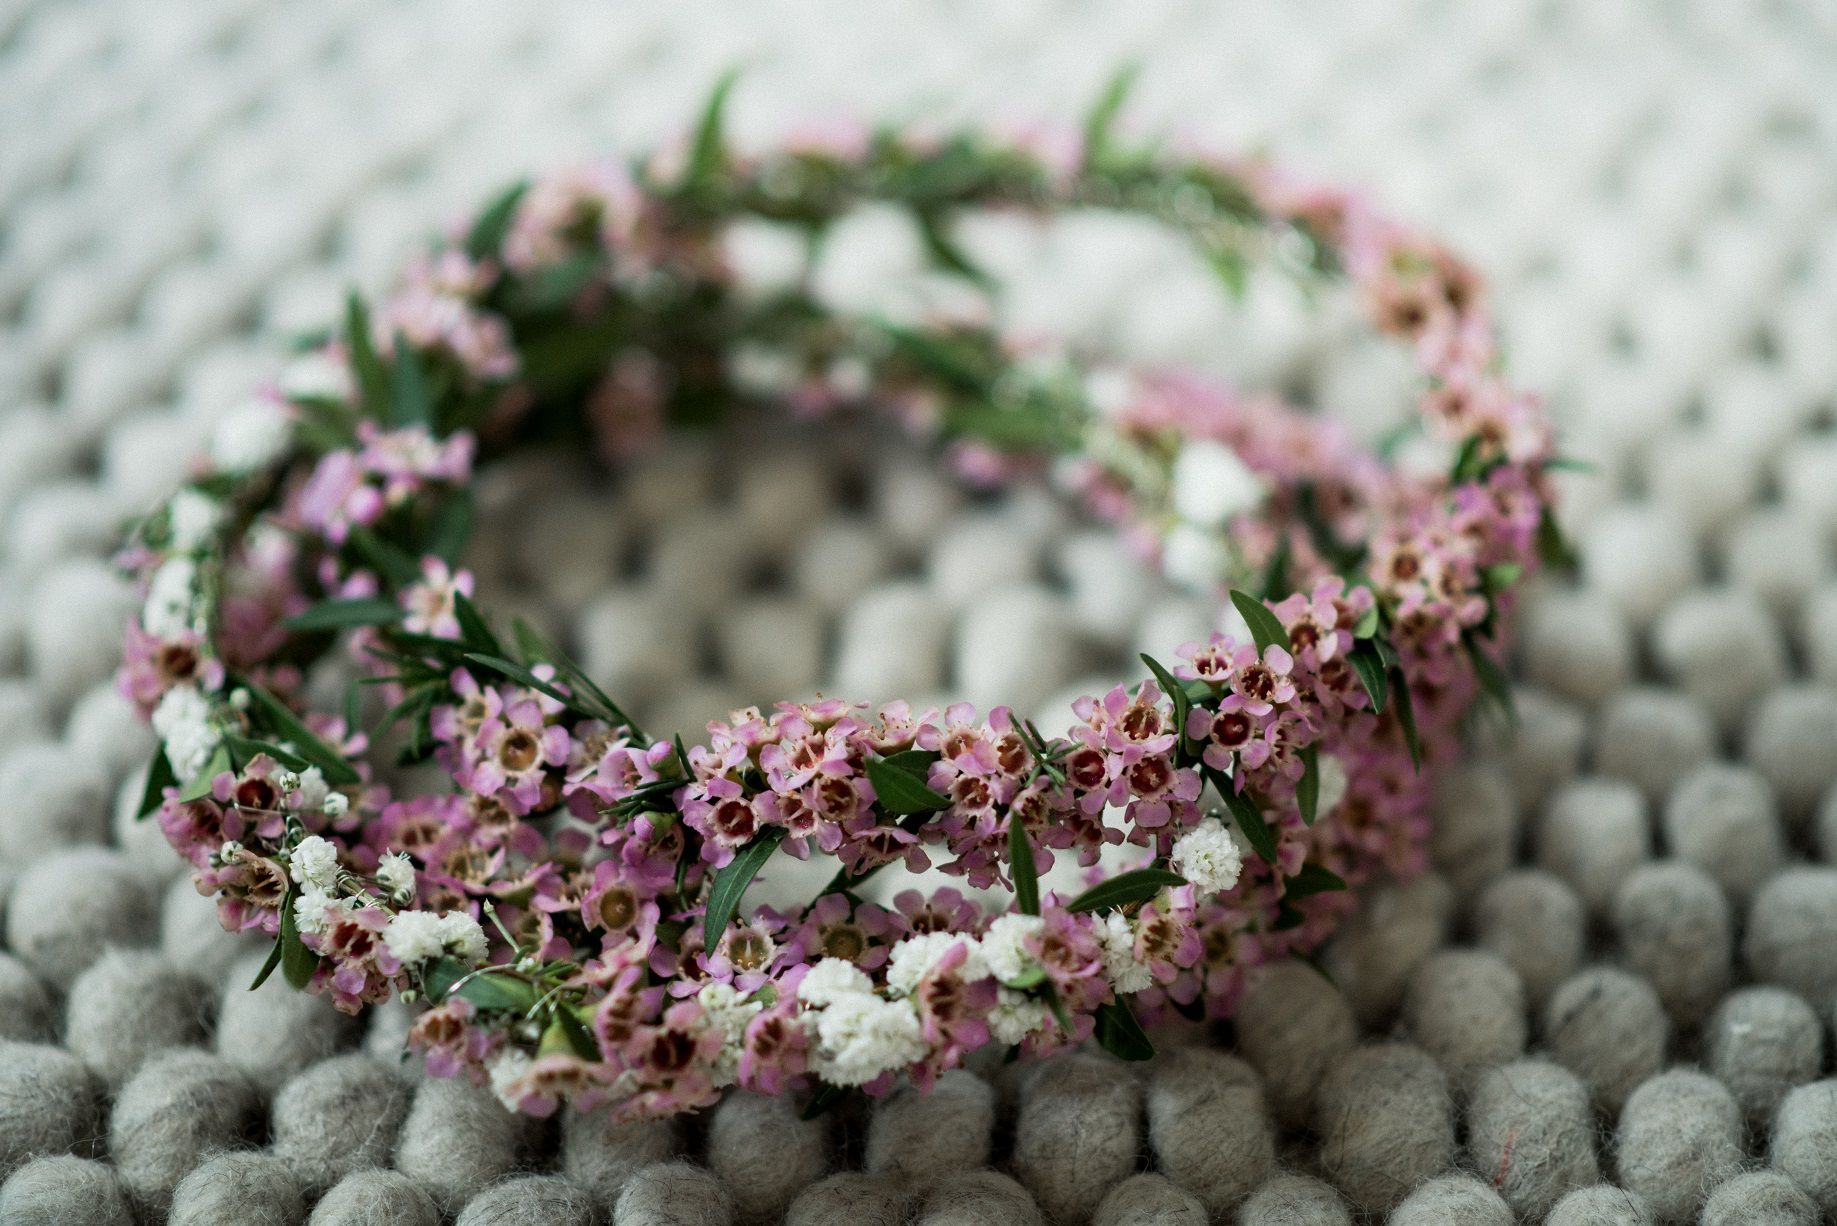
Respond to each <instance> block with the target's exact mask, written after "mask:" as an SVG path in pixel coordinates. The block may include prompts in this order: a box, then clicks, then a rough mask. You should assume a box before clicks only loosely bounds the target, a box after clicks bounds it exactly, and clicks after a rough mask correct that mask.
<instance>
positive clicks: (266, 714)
mask: <svg viewBox="0 0 1837 1226" xmlns="http://www.w3.org/2000/svg"><path fill="white" fill-rule="evenodd" d="M239 684H241V685H242V686H244V687H245V688H247V689H248V691H249V696H250V697H251V698H252V699H254V705H255V706H257V707H260V708H261V713H262V716H263V718H265V719H266V720H267V722H268V724H269V726H270V727H272V728H273V730H274V732H275V735H276V736H277V737H278V738H279V739H280V740H283V741H285V742H287V743H288V744H290V745H292V746H293V747H294V752H295V753H297V754H299V755H300V756H301V757H302V758H305V759H306V760H307V761H308V762H311V763H312V764H313V765H314V766H316V767H318V768H319V770H320V771H321V772H323V773H324V775H325V781H326V782H327V783H329V784H332V785H333V786H335V787H337V786H349V785H351V784H355V783H359V782H361V781H362V780H361V777H360V776H359V775H358V773H357V769H356V768H355V767H353V766H352V765H351V764H350V763H349V762H347V761H345V760H344V755H343V754H340V753H339V752H338V751H337V750H335V749H333V748H332V747H331V746H330V745H327V744H326V743H325V742H324V741H322V740H320V739H319V734H318V733H316V732H314V731H313V730H312V729H311V728H308V727H307V726H306V724H305V723H304V722H302V721H301V719H300V717H299V716H297V715H295V714H294V713H293V712H292V711H290V710H288V709H287V705H286V704H285V703H283V702H282V701H281V700H280V699H278V698H276V697H275V696H274V695H273V694H270V693H269V692H268V691H267V690H264V689H263V688H262V687H261V686H259V685H256V684H255V683H254V682H253V681H250V680H248V679H246V678H244V679H242V680H240V681H239Z"/></svg>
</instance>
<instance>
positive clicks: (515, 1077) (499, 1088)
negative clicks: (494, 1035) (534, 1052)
mask: <svg viewBox="0 0 1837 1226" xmlns="http://www.w3.org/2000/svg"><path fill="white" fill-rule="evenodd" d="M397 918H398V919H399V918H401V917H400V916H398V917H397ZM534 1063H535V1060H533V1059H531V1058H530V1054H529V1053H528V1052H526V1051H524V1050H523V1049H522V1048H519V1047H505V1048H503V1049H502V1050H500V1051H499V1052H498V1053H497V1055H495V1056H493V1057H491V1059H490V1060H489V1061H488V1062H487V1063H486V1066H485V1067H486V1070H487V1072H488V1073H489V1074H490V1076H491V1092H492V1093H493V1094H495V1095H497V1098H498V1101H499V1102H501V1103H503V1104H504V1109H505V1110H507V1111H515V1110H517V1109H518V1107H519V1106H520V1104H521V1103H522V1101H523V1095H521V1094H519V1093H518V1092H517V1091H518V1090H519V1089H520V1086H519V1084H518V1083H519V1082H521V1081H522V1080H523V1075H524V1074H525V1073H527V1072H529V1067H530V1065H532V1064H534Z"/></svg>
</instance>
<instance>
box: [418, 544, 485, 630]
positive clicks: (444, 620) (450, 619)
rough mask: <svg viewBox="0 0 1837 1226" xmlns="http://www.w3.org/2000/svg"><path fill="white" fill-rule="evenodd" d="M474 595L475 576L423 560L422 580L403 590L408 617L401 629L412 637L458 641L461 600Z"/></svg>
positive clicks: (434, 560) (430, 560)
mask: <svg viewBox="0 0 1837 1226" xmlns="http://www.w3.org/2000/svg"><path fill="white" fill-rule="evenodd" d="M471 595H472V572H471V571H469V570H462V571H454V570H451V569H449V568H448V566H447V564H446V563H445V562H443V561H441V560H440V559H439V558H435V557H427V558H423V559H421V578H420V580H419V581H418V582H415V583H411V584H409V585H408V586H407V587H405V588H403V589H402V595H401V602H402V608H403V610H404V611H405V612H406V613H407V616H406V617H404V618H403V619H402V629H404V630H406V631H408V632H409V633H410V634H427V635H432V636H433V637H435V638H440V639H456V638H458V637H459V616H458V613H457V611H456V609H457V601H456V598H457V597H459V596H465V597H468V598H470V597H471Z"/></svg>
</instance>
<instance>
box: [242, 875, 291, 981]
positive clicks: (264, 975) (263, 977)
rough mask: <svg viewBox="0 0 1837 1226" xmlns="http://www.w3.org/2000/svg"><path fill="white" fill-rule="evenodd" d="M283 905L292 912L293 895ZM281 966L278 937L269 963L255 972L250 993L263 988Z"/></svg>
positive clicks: (268, 960) (270, 953) (269, 957)
mask: <svg viewBox="0 0 1837 1226" xmlns="http://www.w3.org/2000/svg"><path fill="white" fill-rule="evenodd" d="M281 905H282V906H283V907H286V908H287V909H289V910H292V909H293V895H292V894H291V893H289V894H288V895H287V899H286V901H284V902H283V903H282V904H281ZM280 964H281V939H280V938H279V937H276V938H274V948H272V949H270V950H269V951H268V959H267V961H265V962H263V963H262V968H261V969H260V970H259V971H256V972H255V980H254V982H253V983H251V984H249V991H251V992H253V991H255V989H257V988H259V987H261V986H262V984H264V983H267V982H268V976H270V975H272V974H274V968H275V967H277V966H279V965H280Z"/></svg>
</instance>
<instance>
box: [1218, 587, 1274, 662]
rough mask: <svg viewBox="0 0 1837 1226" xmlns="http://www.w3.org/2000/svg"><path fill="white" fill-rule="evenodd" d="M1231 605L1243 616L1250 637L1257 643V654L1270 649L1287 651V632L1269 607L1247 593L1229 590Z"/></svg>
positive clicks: (1235, 589) (1234, 589)
mask: <svg viewBox="0 0 1837 1226" xmlns="http://www.w3.org/2000/svg"><path fill="white" fill-rule="evenodd" d="M1231 603H1232V604H1234V605H1236V606H1237V611H1238V612H1239V613H1242V614H1243V615H1244V621H1245V623H1246V624H1247V625H1249V627H1250V636H1251V637H1252V638H1254V639H1255V640H1256V641H1257V650H1258V651H1259V652H1264V651H1268V650H1269V649H1270V648H1271V647H1280V648H1282V649H1283V650H1284V651H1287V650H1288V631H1287V630H1286V629H1284V628H1283V625H1282V622H1281V621H1280V620H1278V619H1277V617H1276V615H1275V614H1274V613H1271V612H1270V611H1269V606H1268V605H1266V604H1264V603H1263V602H1262V601H1260V600H1258V599H1257V598H1256V597H1255V596H1252V595H1251V594H1250V593H1249V592H1244V591H1240V590H1238V589H1237V588H1232V589H1231Z"/></svg>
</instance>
